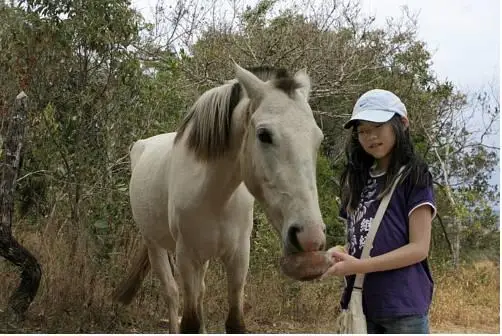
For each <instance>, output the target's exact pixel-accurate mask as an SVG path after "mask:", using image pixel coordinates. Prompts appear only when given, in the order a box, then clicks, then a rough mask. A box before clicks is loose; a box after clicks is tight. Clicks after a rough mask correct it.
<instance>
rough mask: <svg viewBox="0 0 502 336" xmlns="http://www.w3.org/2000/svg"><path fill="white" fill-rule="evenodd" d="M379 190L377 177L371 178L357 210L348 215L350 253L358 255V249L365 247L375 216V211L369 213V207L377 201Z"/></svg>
mask: <svg viewBox="0 0 502 336" xmlns="http://www.w3.org/2000/svg"><path fill="white" fill-rule="evenodd" d="M377 191H378V190H377V181H376V179H375V178H369V180H368V182H367V183H366V186H365V187H364V188H363V191H362V193H361V201H360V202H359V205H358V206H357V208H356V210H355V211H354V212H352V213H351V214H350V215H349V216H348V224H349V225H348V226H349V230H348V234H349V237H348V238H349V242H350V244H349V252H350V255H356V251H357V252H359V253H360V252H361V251H362V249H363V247H364V243H365V242H366V237H367V235H368V232H369V230H370V226H371V221H372V220H373V217H375V213H371V214H370V213H368V209H369V208H370V206H371V204H372V203H373V202H375V201H376V196H377ZM359 253H358V254H357V255H359Z"/></svg>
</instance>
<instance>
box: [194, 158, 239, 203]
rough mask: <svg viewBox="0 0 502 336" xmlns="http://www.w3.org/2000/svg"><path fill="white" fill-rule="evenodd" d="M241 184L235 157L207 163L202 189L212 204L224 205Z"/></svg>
mask: <svg viewBox="0 0 502 336" xmlns="http://www.w3.org/2000/svg"><path fill="white" fill-rule="evenodd" d="M241 182H242V177H241V170H240V165H239V162H238V160H237V156H235V157H234V158H225V159H219V160H216V161H213V162H210V163H208V165H207V167H206V174H205V181H204V183H203V188H204V190H205V191H206V192H207V193H208V195H209V196H210V197H211V198H212V200H213V202H217V203H220V202H221V203H225V202H227V201H228V199H230V198H231V196H232V195H233V193H234V192H235V190H236V189H237V187H238V186H239V184H240V183H241Z"/></svg>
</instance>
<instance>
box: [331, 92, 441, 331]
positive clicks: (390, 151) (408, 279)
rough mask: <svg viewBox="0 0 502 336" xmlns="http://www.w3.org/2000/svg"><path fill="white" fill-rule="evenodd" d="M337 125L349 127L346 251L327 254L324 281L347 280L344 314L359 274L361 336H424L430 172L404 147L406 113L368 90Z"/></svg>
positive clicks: (392, 99) (394, 100)
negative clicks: (386, 198) (370, 236)
mask: <svg viewBox="0 0 502 336" xmlns="http://www.w3.org/2000/svg"><path fill="white" fill-rule="evenodd" d="M344 127H345V128H352V138H351V140H350V141H349V143H348V146H347V148H346V156H347V161H348V162H347V165H346V167H345V170H344V172H343V173H342V176H341V183H340V185H341V186H342V188H341V189H342V190H341V200H342V210H341V211H340V215H341V217H342V218H343V219H345V220H346V223H347V246H346V252H347V253H343V252H339V251H337V250H336V249H331V250H330V254H331V256H332V258H334V259H335V260H336V261H337V262H336V263H335V264H334V265H333V266H331V267H330V268H329V269H328V271H326V273H325V274H324V275H323V277H326V276H329V275H338V276H346V280H347V287H346V288H345V290H344V293H343V295H342V299H341V302H340V303H341V306H342V308H343V309H346V308H347V305H348V301H349V300H350V295H351V292H352V286H353V284H354V280H355V274H357V273H361V274H366V275H365V279H364V285H363V309H364V313H365V315H366V324H367V330H368V333H394V334H398V333H429V323H428V310H429V307H430V304H431V300H432V292H433V280H432V277H431V273H430V270H429V266H428V263H427V256H428V253H429V244H430V237H431V222H432V219H433V218H434V216H435V214H436V208H435V204H434V194H433V187H432V177H431V174H430V173H429V170H428V167H427V165H426V163H425V162H424V161H422V160H421V159H420V158H419V157H418V156H417V155H416V154H415V152H414V148H413V144H412V142H411V138H410V133H409V121H408V117H407V112H406V107H405V106H404V104H403V103H402V102H401V100H400V99H399V98H398V97H397V96H396V95H394V94H393V93H391V92H389V91H385V90H379V89H375V90H370V91H368V92H366V93H365V94H363V95H362V96H361V97H360V98H359V99H358V101H357V102H356V105H355V107H354V109H353V113H352V118H351V119H350V120H349V122H347V124H345V126H344ZM402 166H404V170H403V173H402V177H401V180H400V182H399V184H398V186H397V187H396V189H395V191H394V194H393V195H392V197H391V200H390V202H389V205H388V207H387V210H386V212H385V214H384V216H383V219H382V222H381V224H380V227H379V228H378V231H377V233H376V236H375V239H374V241H373V248H372V250H371V253H370V256H371V258H368V259H359V258H360V256H361V252H362V249H363V247H364V243H365V239H366V235H367V233H368V231H369V228H370V225H371V221H372V219H373V217H374V216H375V213H376V211H377V208H378V205H379V204H380V200H381V198H382V197H383V195H385V194H386V193H387V192H388V190H389V189H390V187H391V185H392V181H393V180H394V179H395V178H396V175H397V173H398V171H399V169H400V168H401V167H402Z"/></svg>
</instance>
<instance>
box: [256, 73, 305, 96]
mask: <svg viewBox="0 0 502 336" xmlns="http://www.w3.org/2000/svg"><path fill="white" fill-rule="evenodd" d="M248 70H249V71H251V72H252V73H253V74H254V75H255V76H257V77H258V78H260V79H261V80H262V81H265V82H266V81H271V82H272V85H273V86H274V87H275V88H277V89H279V90H281V91H283V92H285V93H286V94H287V95H288V96H292V95H293V93H294V92H295V90H296V89H298V88H300V87H301V84H300V83H299V82H298V81H296V80H295V78H293V77H292V76H291V75H290V74H289V72H288V71H287V70H286V69H284V68H275V67H271V66H259V67H252V68H248Z"/></svg>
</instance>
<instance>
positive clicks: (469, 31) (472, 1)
mask: <svg viewBox="0 0 502 336" xmlns="http://www.w3.org/2000/svg"><path fill="white" fill-rule="evenodd" d="M168 2H171V3H172V4H174V3H175V2H176V1H174V0H171V1H166V3H168ZM251 2H252V3H255V2H256V1H251ZM132 3H133V6H135V7H136V8H138V9H139V10H140V11H142V12H143V13H145V14H146V15H148V14H149V13H150V8H152V5H154V4H155V3H156V0H133V1H132ZM360 4H361V9H362V12H363V14H364V15H372V16H375V24H376V25H381V24H384V23H385V20H386V19H387V18H388V17H396V18H398V17H400V16H401V14H402V7H403V6H407V7H408V8H409V9H410V10H411V12H412V13H416V12H418V20H417V24H418V38H419V39H420V40H422V41H424V42H425V43H426V44H427V46H428V50H429V51H431V52H432V69H433V71H434V72H435V73H436V75H437V77H438V78H439V79H442V80H445V79H448V80H449V81H451V82H453V83H454V85H455V86H456V87H457V88H458V89H460V90H461V91H462V92H477V91H479V90H482V89H488V88H489V86H490V85H493V88H494V90H495V93H496V96H497V99H499V97H500V85H499V82H500V23H499V22H500V0H360ZM498 129H500V127H498ZM488 142H489V143H488V144H489V145H494V146H499V145H500V134H499V135H497V136H494V137H491V138H489V139H488ZM491 182H492V183H493V184H498V185H499V186H500V165H499V169H498V170H497V173H496V174H494V176H493V177H492V181H491Z"/></svg>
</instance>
